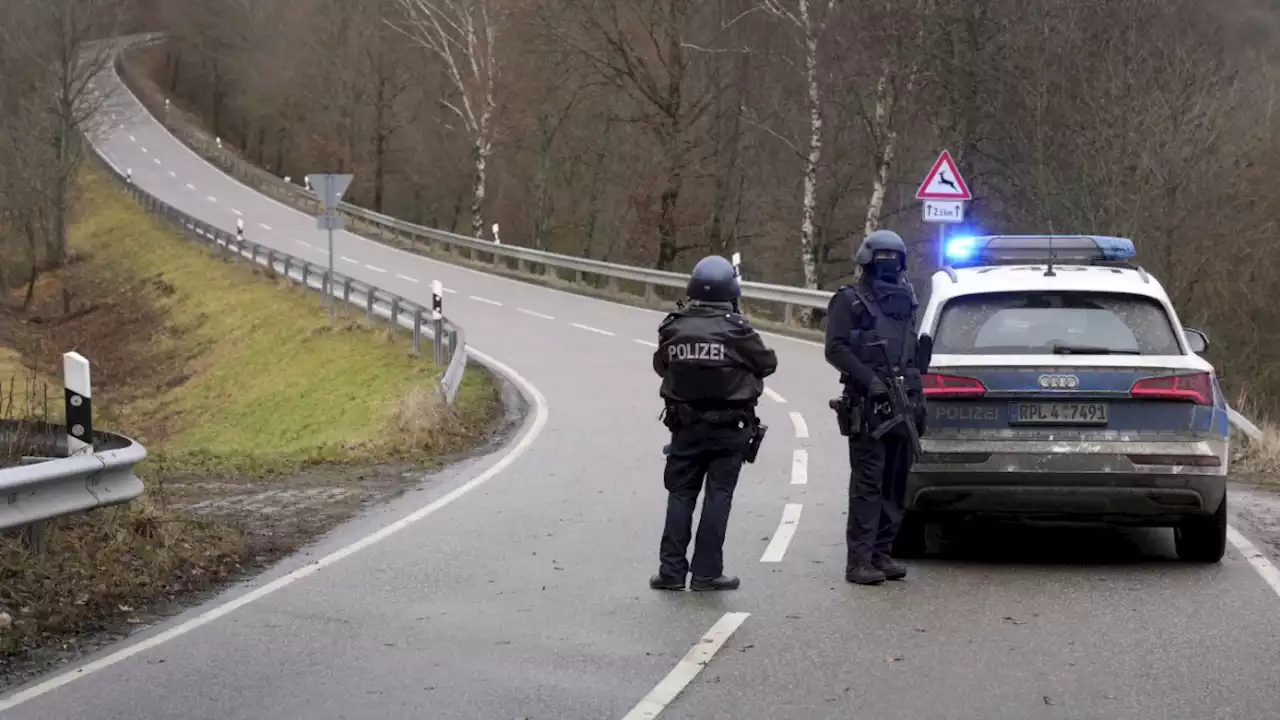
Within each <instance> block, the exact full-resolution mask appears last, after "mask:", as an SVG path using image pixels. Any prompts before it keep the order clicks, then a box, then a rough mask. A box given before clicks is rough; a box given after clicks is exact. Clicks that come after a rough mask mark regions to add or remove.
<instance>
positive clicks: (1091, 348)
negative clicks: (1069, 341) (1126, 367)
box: [1053, 345, 1142, 355]
mask: <svg viewBox="0 0 1280 720" xmlns="http://www.w3.org/2000/svg"><path fill="white" fill-rule="evenodd" d="M1053 354H1054V355H1141V354H1142V352H1141V351H1140V350H1117V349H1115V348H1109V347H1102V346H1095V345H1054V346H1053Z"/></svg>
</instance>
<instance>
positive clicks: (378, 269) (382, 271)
mask: <svg viewBox="0 0 1280 720" xmlns="http://www.w3.org/2000/svg"><path fill="white" fill-rule="evenodd" d="M365 267H367V268H369V269H370V270H372V271H374V272H380V273H384V272H386V270H383V269H382V268H380V267H376V266H373V265H369V264H366V265H365Z"/></svg>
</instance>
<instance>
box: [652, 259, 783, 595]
mask: <svg viewBox="0 0 1280 720" xmlns="http://www.w3.org/2000/svg"><path fill="white" fill-rule="evenodd" d="M687 293H688V296H689V302H688V303H687V304H684V305H682V307H681V308H680V309H679V310H677V311H676V312H673V313H671V314H670V315H668V316H667V317H666V319H665V320H663V321H662V324H661V325H660V326H659V327H658V341H659V342H658V349H657V350H656V351H655V352H654V354H653V370H654V372H656V373H658V374H659V375H661V376H662V388H661V390H660V394H661V395H662V398H663V400H664V401H665V404H666V408H665V410H664V411H663V423H664V424H665V425H666V426H667V427H668V428H669V429H670V430H671V444H670V445H668V446H667V448H666V449H665V452H666V454H667V462H666V470H665V472H664V477H663V482H664V484H665V485H666V488H667V519H666V526H665V527H664V528H663V531H662V543H661V545H660V548H659V559H660V564H659V569H658V574H657V575H654V576H653V577H652V578H650V579H649V587H651V588H653V589H655V590H683V589H684V587H685V576H686V575H688V574H689V571H690V570H691V569H692V571H693V578H692V580H691V581H690V583H689V587H690V589H692V590H734V589H736V588H737V587H738V584H739V583H738V578H736V577H731V576H726V575H724V554H723V548H724V538H725V531H726V529H727V527H728V524H729V509H730V506H731V505H732V503H733V492H734V490H735V488H736V487H737V484H738V474H739V472H741V470H742V464H743V462H744V461H745V462H751V461H754V459H755V457H754V453H755V451H756V450H758V449H759V443H760V440H761V439H763V430H764V429H765V426H763V425H760V422H759V419H758V418H757V417H756V414H755V406H756V403H757V401H758V400H759V398H760V394H761V393H762V392H763V391H764V378H766V377H768V376H769V375H772V374H773V372H774V371H775V370H777V368H778V358H777V355H776V354H774V352H773V350H771V349H769V348H768V347H766V346H765V344H764V341H763V340H761V338H760V336H759V335H758V334H757V333H756V331H755V330H754V329H753V328H752V327H751V325H750V323H748V322H747V320H746V318H744V317H742V315H740V314H739V313H738V297H739V295H740V294H741V292H740V288H739V286H738V277H737V272H736V271H735V269H734V267H733V265H731V264H730V263H729V261H728V260H725V259H724V258H722V257H720V256H718V255H710V256H708V257H705V258H703V259H702V260H700V261H698V264H697V265H695V266H694V268H693V274H692V275H691V276H690V278H689V285H688V290H687ZM704 478H705V479H706V495H705V497H704V498H703V503H702V519H701V520H700V521H699V522H698V536H697V540H696V541H695V543H694V552H693V565H692V567H690V564H689V562H688V560H686V558H685V553H686V551H687V550H688V548H689V539H690V533H691V531H692V525H693V509H694V506H695V504H696V503H697V501H698V493H699V491H700V490H701V488H702V483H703V479H704Z"/></svg>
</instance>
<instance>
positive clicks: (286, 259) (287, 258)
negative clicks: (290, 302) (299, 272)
mask: <svg viewBox="0 0 1280 720" xmlns="http://www.w3.org/2000/svg"><path fill="white" fill-rule="evenodd" d="M281 254H282V255H283V256H284V257H283V258H282V261H283V263H284V277H285V279H286V280H288V279H289V261H290V260H292V259H293V256H292V255H290V254H288V253H281Z"/></svg>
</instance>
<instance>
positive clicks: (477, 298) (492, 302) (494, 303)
mask: <svg viewBox="0 0 1280 720" xmlns="http://www.w3.org/2000/svg"><path fill="white" fill-rule="evenodd" d="M467 297H469V298H471V299H472V300H475V301H476V302H482V303H488V304H490V305H497V306H498V307H502V303H500V302H498V301H497V300H490V299H489V298H482V297H480V296H479V295H468V296H467Z"/></svg>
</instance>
